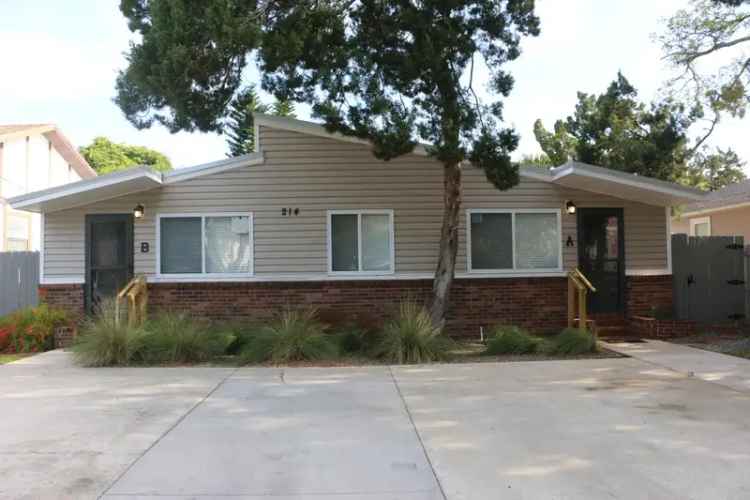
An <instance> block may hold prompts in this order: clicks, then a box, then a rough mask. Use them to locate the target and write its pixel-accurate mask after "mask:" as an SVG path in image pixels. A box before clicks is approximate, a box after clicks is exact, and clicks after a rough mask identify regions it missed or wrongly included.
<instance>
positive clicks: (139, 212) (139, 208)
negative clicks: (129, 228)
mask: <svg viewBox="0 0 750 500" xmlns="http://www.w3.org/2000/svg"><path fill="white" fill-rule="evenodd" d="M145 212H146V209H145V208H144V207H143V205H141V204H140V203H139V204H137V205H136V206H135V208H134V209H133V217H135V218H136V219H140V218H141V217H143V214H144V213H145Z"/></svg>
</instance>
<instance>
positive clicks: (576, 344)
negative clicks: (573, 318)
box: [548, 328, 596, 355]
mask: <svg viewBox="0 0 750 500" xmlns="http://www.w3.org/2000/svg"><path fill="white" fill-rule="evenodd" d="M548 352H549V353H550V354H558V355H576V354H585V353H589V352H596V339H595V338H594V336H593V335H592V333H591V332H590V331H588V330H583V329H580V328H566V329H565V330H563V331H562V332H560V333H559V334H557V336H556V337H554V338H553V339H552V341H551V342H550V345H549V348H548Z"/></svg>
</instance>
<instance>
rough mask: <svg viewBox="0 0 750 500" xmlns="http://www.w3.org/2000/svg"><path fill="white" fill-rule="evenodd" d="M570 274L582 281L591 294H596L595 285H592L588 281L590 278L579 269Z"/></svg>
mask: <svg viewBox="0 0 750 500" xmlns="http://www.w3.org/2000/svg"><path fill="white" fill-rule="evenodd" d="M569 274H572V275H574V276H575V277H576V278H578V279H580V280H581V281H582V282H583V284H584V285H586V288H588V289H589V290H590V291H591V292H594V293H596V288H594V285H592V284H591V282H590V281H589V280H588V278H587V277H586V276H585V275H584V274H583V273H582V272H581V270H580V269H578V268H577V267H576V268H575V269H573V270H572V271H570V273H569Z"/></svg>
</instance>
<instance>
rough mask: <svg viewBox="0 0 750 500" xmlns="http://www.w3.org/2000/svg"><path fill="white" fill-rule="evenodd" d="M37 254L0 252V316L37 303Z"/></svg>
mask: <svg viewBox="0 0 750 500" xmlns="http://www.w3.org/2000/svg"><path fill="white" fill-rule="evenodd" d="M38 287H39V252H0V316H3V315H5V314H8V313H10V312H13V311H15V310H16V309H21V308H24V307H28V306H35V305H37V303H38V301H39V297H38V295H37V294H38Z"/></svg>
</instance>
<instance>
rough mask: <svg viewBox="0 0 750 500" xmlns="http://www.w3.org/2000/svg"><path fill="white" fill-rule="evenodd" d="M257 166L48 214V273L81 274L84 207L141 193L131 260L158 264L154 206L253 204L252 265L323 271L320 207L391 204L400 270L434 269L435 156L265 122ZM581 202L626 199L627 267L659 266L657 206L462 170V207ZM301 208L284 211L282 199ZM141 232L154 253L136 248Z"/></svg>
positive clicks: (461, 265)
mask: <svg viewBox="0 0 750 500" xmlns="http://www.w3.org/2000/svg"><path fill="white" fill-rule="evenodd" d="M260 143H261V146H262V150H263V152H264V153H265V158H266V162H265V163H264V164H263V165H257V166H250V167H244V168H241V169H237V170H232V171H229V172H223V173H218V174H214V175H210V176H205V177H198V178H195V179H191V180H188V181H184V182H180V183H176V184H171V185H166V186H163V187H161V188H158V189H155V190H152V191H148V192H145V193H140V194H135V195H129V196H124V197H121V198H117V199H113V200H108V201H104V202H100V203H96V204H93V205H90V206H87V207H81V208H76V209H71V210H66V211H62V212H56V213H51V214H47V215H46V217H45V231H46V237H45V252H44V259H45V277H48V278H65V277H71V276H76V277H79V278H80V277H83V274H84V218H85V215H86V214H87V213H90V214H94V213H99V214H104V213H129V212H130V211H131V210H132V209H133V207H134V206H135V205H136V204H138V203H142V204H143V205H144V206H145V207H146V216H145V217H144V218H143V219H141V220H138V221H136V222H135V229H134V231H135V238H134V244H135V248H134V252H135V271H136V272H137V273H145V274H147V275H153V274H155V273H156V257H157V246H156V227H155V221H156V214H158V213H162V214H168V213H200V212H252V213H253V214H254V217H255V228H254V236H255V274H256V276H258V277H273V276H274V275H277V274H295V275H306V276H311V277H314V276H320V275H324V274H326V272H327V242H326V211H327V210H334V209H368V208H369V209H392V210H393V211H394V224H395V228H394V231H395V248H396V273H397V274H413V273H430V272H432V271H433V270H434V267H435V262H436V256H437V248H438V241H439V237H440V225H441V221H442V191H443V182H442V169H441V167H440V165H438V164H437V163H435V162H434V160H432V159H430V158H426V157H422V156H417V155H407V156H404V157H401V158H397V159H395V160H392V161H389V162H382V161H378V160H376V159H375V158H374V157H373V156H372V154H371V153H370V152H369V150H368V148H367V147H366V146H363V145H359V144H353V143H348V142H342V141H336V140H332V139H326V138H320V137H315V136H309V135H303V134H300V133H295V132H289V131H283V130H277V129H269V128H266V127H261V129H260ZM569 199H570V200H573V201H575V203H576V204H577V205H578V206H579V207H587V206H591V207H623V208H624V213H625V234H626V248H625V250H626V259H627V260H626V266H627V268H628V270H646V269H662V268H665V267H666V265H667V259H666V239H665V237H666V220H665V214H664V209H663V208H660V207H651V206H647V205H642V204H638V203H632V202H624V201H622V200H619V199H616V198H612V197H608V196H604V195H599V194H595V193H588V192H583V191H576V190H571V189H566V188H562V187H560V186H556V185H553V184H549V183H545V182H542V181H536V180H531V179H528V178H522V181H521V184H520V185H518V186H516V187H515V188H513V189H511V190H509V191H507V192H503V193H501V192H499V191H497V190H496V189H494V187H492V186H491V185H490V184H489V183H488V182H487V181H486V179H485V177H484V173H483V172H481V171H479V170H477V169H474V168H467V169H465V171H464V209H473V208H555V209H561V210H562V209H563V208H564V204H565V200H569ZM289 207H291V208H299V209H300V214H299V215H298V216H282V215H281V209H282V208H289ZM460 226H461V227H460V245H459V251H458V263H457V272H464V271H465V270H466V246H465V235H466V233H465V211H462V215H461V218H460ZM562 227H563V231H562V235H561V237H562V239H561V244H562V245H563V263H564V267H565V268H566V269H567V268H571V267H573V266H575V265H576V260H577V257H576V253H577V250H576V248H575V247H574V248H568V247H565V241H566V240H567V238H568V236H569V235H570V236H572V237H573V240H574V241H575V240H576V221H575V217H572V216H567V215H565V214H564V213H563V216H562ZM141 242H148V243H150V245H151V252H150V253H147V254H142V253H140V244H141Z"/></svg>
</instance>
